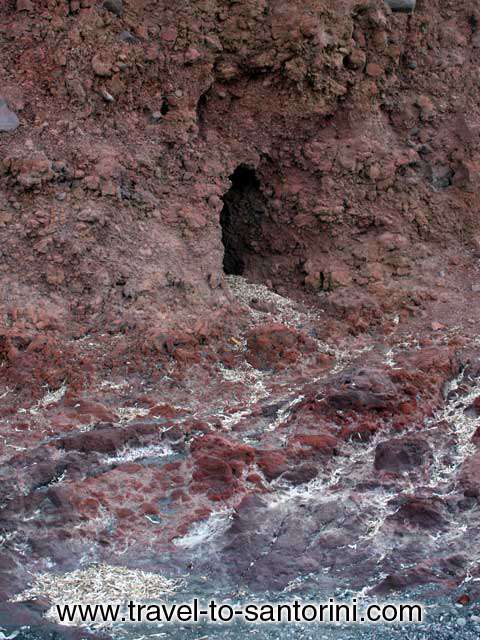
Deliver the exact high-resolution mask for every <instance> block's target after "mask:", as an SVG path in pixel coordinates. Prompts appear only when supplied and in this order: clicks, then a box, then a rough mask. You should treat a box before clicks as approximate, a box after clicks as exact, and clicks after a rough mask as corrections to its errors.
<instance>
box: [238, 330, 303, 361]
mask: <svg viewBox="0 0 480 640" xmlns="http://www.w3.org/2000/svg"><path fill="white" fill-rule="evenodd" d="M311 342H312V341H311V340H309V339H307V338H306V337H305V336H304V335H302V334H301V333H299V332H298V331H295V330H294V329H290V328H289V327H285V326H283V325H281V324H271V325H266V326H261V327H258V328H256V329H253V330H252V331H251V333H250V334H249V335H248V337H247V355H246V359H247V362H249V363H250V364H251V365H252V367H255V368H257V369H263V370H265V369H283V368H284V367H287V366H289V365H291V364H293V363H294V362H295V361H296V360H298V358H299V357H300V355H301V353H305V352H306V350H307V349H309V348H311V347H312V345H311Z"/></svg>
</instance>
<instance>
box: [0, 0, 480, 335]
mask: <svg viewBox="0 0 480 640" xmlns="http://www.w3.org/2000/svg"><path fill="white" fill-rule="evenodd" d="M477 14H478V11H477V9H476V3H475V2H462V3H456V2H444V1H443V2H440V1H438V2H435V1H434V2H429V3H426V2H419V3H418V6H417V12H416V13H415V14H413V15H412V16H406V15H404V14H398V13H392V12H391V11H390V9H389V8H388V7H387V6H386V5H385V3H384V2H382V1H381V0H378V1H374V0H372V1H370V0H355V1H354V0H342V1H341V2H339V1H338V0H331V1H328V0H309V1H308V2H304V1H302V2H291V1H289V2H274V3H270V2H267V0H252V1H249V2H220V1H213V0H202V1H201V2H195V3H191V2H178V3H176V6H175V8H174V9H173V8H172V7H171V6H170V3H166V2H165V3H164V2H147V1H143V2H141V1H133V0H130V1H126V0H125V2H120V1H118V2H107V3H104V5H103V6H102V3H98V2H97V3H95V2H93V1H89V0H82V1H81V2H64V1H57V2H55V1H53V0H52V1H49V2H48V1H46V0H44V1H41V0H39V1H36V2H29V1H28V0H19V1H18V2H16V3H15V2H13V1H10V2H7V3H3V4H2V8H1V9H0V20H1V32H2V63H1V65H2V66H1V69H0V72H1V75H2V79H1V83H2V86H1V93H2V94H3V98H4V99H5V100H6V102H7V104H8V107H9V110H10V111H11V112H12V113H13V114H16V116H18V118H19V120H20V126H18V128H16V129H15V130H14V131H10V132H3V133H0V153H1V160H2V173H1V182H0V188H1V193H2V201H1V212H0V215H1V221H0V224H1V228H0V233H1V241H2V255H1V269H2V276H1V288H2V292H3V293H4V296H3V302H2V314H3V317H4V318H7V319H8V323H9V324H10V325H11V324H12V323H13V324H14V323H15V322H24V323H26V324H27V325H39V324H40V325H42V327H45V326H56V327H60V328H62V329H63V330H69V329H67V327H68V328H71V327H72V323H73V322H76V323H80V324H81V325H82V328H83V327H86V328H87V329H91V328H94V327H97V328H98V327H100V326H102V325H104V324H105V323H107V325H111V324H112V323H113V325H115V321H117V322H121V321H124V320H125V318H127V319H128V321H129V322H130V323H132V324H135V322H138V321H139V319H147V320H148V319H151V317H152V315H155V316H157V317H158V314H159V313H160V314H162V313H163V314H164V315H165V316H168V314H169V311H168V308H170V306H171V305H175V306H180V307H181V308H184V309H185V308H197V309H198V308H199V307H202V306H203V307H205V306H207V307H210V308H211V307H212V306H215V305H219V304H223V303H224V302H225V300H226V296H227V290H228V287H226V286H225V283H224V279H223V265H222V261H223V252H224V245H223V244H222V229H221V220H222V219H223V220H226V219H228V218H229V217H230V220H231V221H230V223H225V226H228V224H230V227H231V228H228V229H227V230H226V231H225V230H224V232H223V235H224V238H225V236H226V235H227V236H229V237H230V238H231V240H230V245H229V246H230V249H229V251H230V252H232V251H233V252H234V253H235V252H237V253H239V252H240V253H241V254H242V255H241V259H240V263H239V264H237V266H236V267H230V268H227V271H228V270H230V271H237V272H238V271H243V273H244V275H247V276H249V277H250V278H251V279H253V280H254V281H259V282H264V283H270V284H271V285H273V286H274V287H277V288H278V289H279V290H280V291H283V292H287V291H289V290H291V289H292V287H294V288H295V289H297V288H298V287H300V288H302V287H305V288H306V289H307V290H313V291H316V290H319V289H320V290H326V291H330V290H335V289H338V290H339V291H340V290H342V291H343V292H342V297H345V293H344V292H345V289H350V288H353V289H355V290H361V291H362V292H363V295H369V296H372V297H373V298H374V299H375V300H376V301H379V302H380V304H382V302H383V301H385V300H386V298H387V297H388V298H389V299H390V300H391V297H392V296H393V297H394V298H395V299H402V298H404V297H405V291H406V290H408V291H409V293H411V291H412V287H413V288H414V289H415V287H416V285H417V284H418V283H419V282H420V281H421V279H422V276H423V272H424V263H425V260H426V259H427V258H428V257H429V253H430V252H433V253H436V252H438V251H441V252H444V251H445V250H447V251H448V252H449V253H450V252H452V254H457V253H458V252H459V251H460V249H459V246H460V241H461V242H462V243H463V246H465V244H464V243H465V241H467V242H468V241H470V240H471V239H472V237H473V234H474V233H475V231H476V214H475V208H476V206H478V197H477V194H476V188H477V181H478V127H479V114H478V91H477V87H476V81H477V70H476V69H477V66H476V55H475V54H476V47H477V45H478V44H479V42H478V33H477ZM242 168H243V169H244V171H243V174H242ZM235 170H238V174H237V180H234V181H233V186H232V182H231V180H230V178H231V176H232V175H233V174H234V172H235ZM248 172H250V175H248ZM238 176H240V177H238ZM242 180H243V181H245V180H246V182H245V183H242ZM229 189H231V190H232V191H230V201H232V202H233V201H234V202H235V203H236V204H235V205H234V212H233V215H230V216H228V215H226V213H225V212H224V215H223V218H222V208H223V207H224V200H223V199H224V196H225V194H228V193H229ZM232 192H233V193H232ZM228 199H229V197H228V196H227V200H228ZM227 214H228V212H227ZM237 262H238V260H237ZM167 307H168V308H167ZM13 318H14V319H13Z"/></svg>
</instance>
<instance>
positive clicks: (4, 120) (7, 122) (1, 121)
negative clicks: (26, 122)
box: [0, 98, 20, 133]
mask: <svg viewBox="0 0 480 640" xmlns="http://www.w3.org/2000/svg"><path fill="white" fill-rule="evenodd" d="M19 124H20V120H19V119H18V117H17V115H16V114H15V113H14V112H13V111H11V110H10V109H9V108H8V105H7V103H6V102H5V100H3V99H2V98H0V132H4V133H11V132H12V131H15V129H16V128H17V127H18V126H19Z"/></svg>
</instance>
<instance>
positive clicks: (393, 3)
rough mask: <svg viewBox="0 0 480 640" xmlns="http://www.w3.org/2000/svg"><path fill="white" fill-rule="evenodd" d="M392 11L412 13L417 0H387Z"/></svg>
mask: <svg viewBox="0 0 480 640" xmlns="http://www.w3.org/2000/svg"><path fill="white" fill-rule="evenodd" d="M385 3H386V4H388V6H389V7H390V9H391V10H392V11H398V12H400V13H412V11H414V10H415V6H416V4H417V0H385Z"/></svg>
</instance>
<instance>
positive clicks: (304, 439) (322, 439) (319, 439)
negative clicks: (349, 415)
mask: <svg viewBox="0 0 480 640" xmlns="http://www.w3.org/2000/svg"><path fill="white" fill-rule="evenodd" d="M293 442H294V443H298V444H299V445H301V446H303V447H309V448H311V449H313V450H314V451H318V452H319V453H323V454H325V455H332V454H333V453H335V447H336V446H337V444H338V440H337V438H335V436H332V435H329V434H314V433H307V434H299V435H296V436H295V438H294V441H293Z"/></svg>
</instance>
